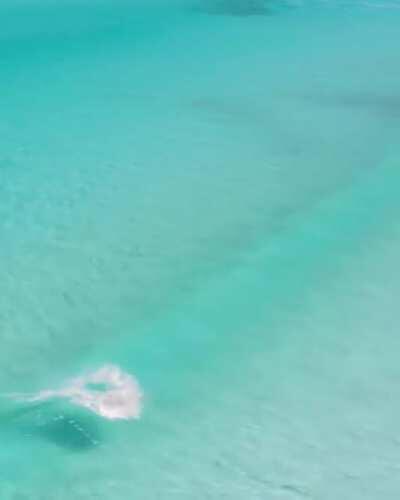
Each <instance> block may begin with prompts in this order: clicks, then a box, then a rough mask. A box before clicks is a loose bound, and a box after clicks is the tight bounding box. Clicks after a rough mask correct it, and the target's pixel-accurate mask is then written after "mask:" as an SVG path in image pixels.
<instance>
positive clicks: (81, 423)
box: [33, 413, 100, 451]
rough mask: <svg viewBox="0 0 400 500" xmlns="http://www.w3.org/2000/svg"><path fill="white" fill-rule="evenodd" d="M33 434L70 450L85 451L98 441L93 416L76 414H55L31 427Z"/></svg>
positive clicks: (97, 431) (97, 430) (98, 437)
mask: <svg viewBox="0 0 400 500" xmlns="http://www.w3.org/2000/svg"><path fill="white" fill-rule="evenodd" d="M33 434H36V435H37V436H39V437H41V438H43V439H46V440H47V441H50V442H52V443H53V444H55V445H57V446H60V447H62V448H67V449H69V450H71V451H86V450H90V449H92V448H93V447H95V446H97V445H98V444H99V443H100V430H99V428H98V426H97V425H96V422H95V420H94V419H93V418H91V417H88V416H84V415H77V414H72V413H71V414H62V415H55V416H53V417H52V418H50V419H48V420H46V421H45V422H43V423H41V424H38V425H36V426H35V427H34V428H33Z"/></svg>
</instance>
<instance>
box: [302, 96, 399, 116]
mask: <svg viewBox="0 0 400 500" xmlns="http://www.w3.org/2000/svg"><path fill="white" fill-rule="evenodd" d="M304 97H305V98H306V99H307V100H308V101H312V102H315V103H316V104H318V105H320V106H325V107H330V108H337V109H343V110H348V111H351V112H352V113H353V112H355V111H356V112H359V111H361V112H367V113H372V114H374V115H375V116H377V117H380V118H384V119H399V118H400V96H399V95H390V94H376V93H373V92H371V93H368V92H359V93H351V92H348V93H346V92H340V93H327V92H326V93H323V92H320V93H314V94H312V95H310V94H306V95H305V96H304Z"/></svg>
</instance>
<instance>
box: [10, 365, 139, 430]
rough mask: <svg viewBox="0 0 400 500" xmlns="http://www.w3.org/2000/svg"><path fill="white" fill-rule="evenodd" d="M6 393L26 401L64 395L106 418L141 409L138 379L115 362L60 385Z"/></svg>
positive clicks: (126, 415)
mask: <svg viewBox="0 0 400 500" xmlns="http://www.w3.org/2000/svg"><path fill="white" fill-rule="evenodd" d="M9 396H10V397H12V398H13V399H16V400H19V401H23V402H27V403H38V402H44V401H49V400H53V399H64V400H67V401H69V402H70V403H72V404H74V405H77V406H81V407H83V408H86V409H88V410H90V411H92V412H93V413H96V414H97V415H100V416H101V417H103V418H106V419H109V420H129V419H137V418H139V417H140V414H141V410H142V391H141V389H140V386H139V384H138V382H137V381H136V379H135V378H134V377H133V376H132V375H129V374H128V373H126V372H124V371H122V370H121V369H120V368H119V367H118V366H115V365H105V366H102V367H101V368H99V369H98V370H96V371H94V372H91V373H88V374H85V375H82V376H80V377H76V378H74V379H71V380H70V381H68V383H67V384H66V385H65V386H63V387H61V388H60V389H56V390H43V391H39V392H38V393H35V394H28V395H27V394H13V395H9Z"/></svg>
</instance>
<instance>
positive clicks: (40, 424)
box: [0, 402, 103, 452]
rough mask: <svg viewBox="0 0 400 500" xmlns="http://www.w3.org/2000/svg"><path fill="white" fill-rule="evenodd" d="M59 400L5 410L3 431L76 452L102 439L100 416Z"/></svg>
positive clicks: (95, 444) (90, 447)
mask: <svg viewBox="0 0 400 500" xmlns="http://www.w3.org/2000/svg"><path fill="white" fill-rule="evenodd" d="M63 406H64V405H60V404H57V403H47V402H46V403H41V404H34V405H27V404H23V405H22V406H21V407H15V408H11V409H9V410H8V411H2V412H1V415H0V425H1V426H2V428H3V431H4V430H6V431H11V432H16V433H19V434H23V435H24V436H27V437H29V438H31V439H32V438H38V439H43V440H45V441H47V442H50V443H52V444H54V445H55V446H58V447H60V448H64V449H67V450H70V451H72V452H84V451H90V450H92V449H93V448H95V447H96V446H98V445H99V444H100V443H101V442H102V437H103V436H102V432H101V429H100V425H99V421H98V417H96V416H95V415H92V414H89V413H86V412H84V411H81V410H80V409H79V408H78V409H76V410H75V409H72V410H71V408H67V409H66V408H65V406H64V407H63Z"/></svg>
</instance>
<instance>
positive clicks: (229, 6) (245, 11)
mask: <svg viewBox="0 0 400 500" xmlns="http://www.w3.org/2000/svg"><path fill="white" fill-rule="evenodd" d="M200 8H201V10H204V11H205V12H207V13H209V14H219V15H225V16H243V17H247V16H265V15H269V14H271V0H270V1H268V0H206V1H203V2H202V5H201V7H200Z"/></svg>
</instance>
